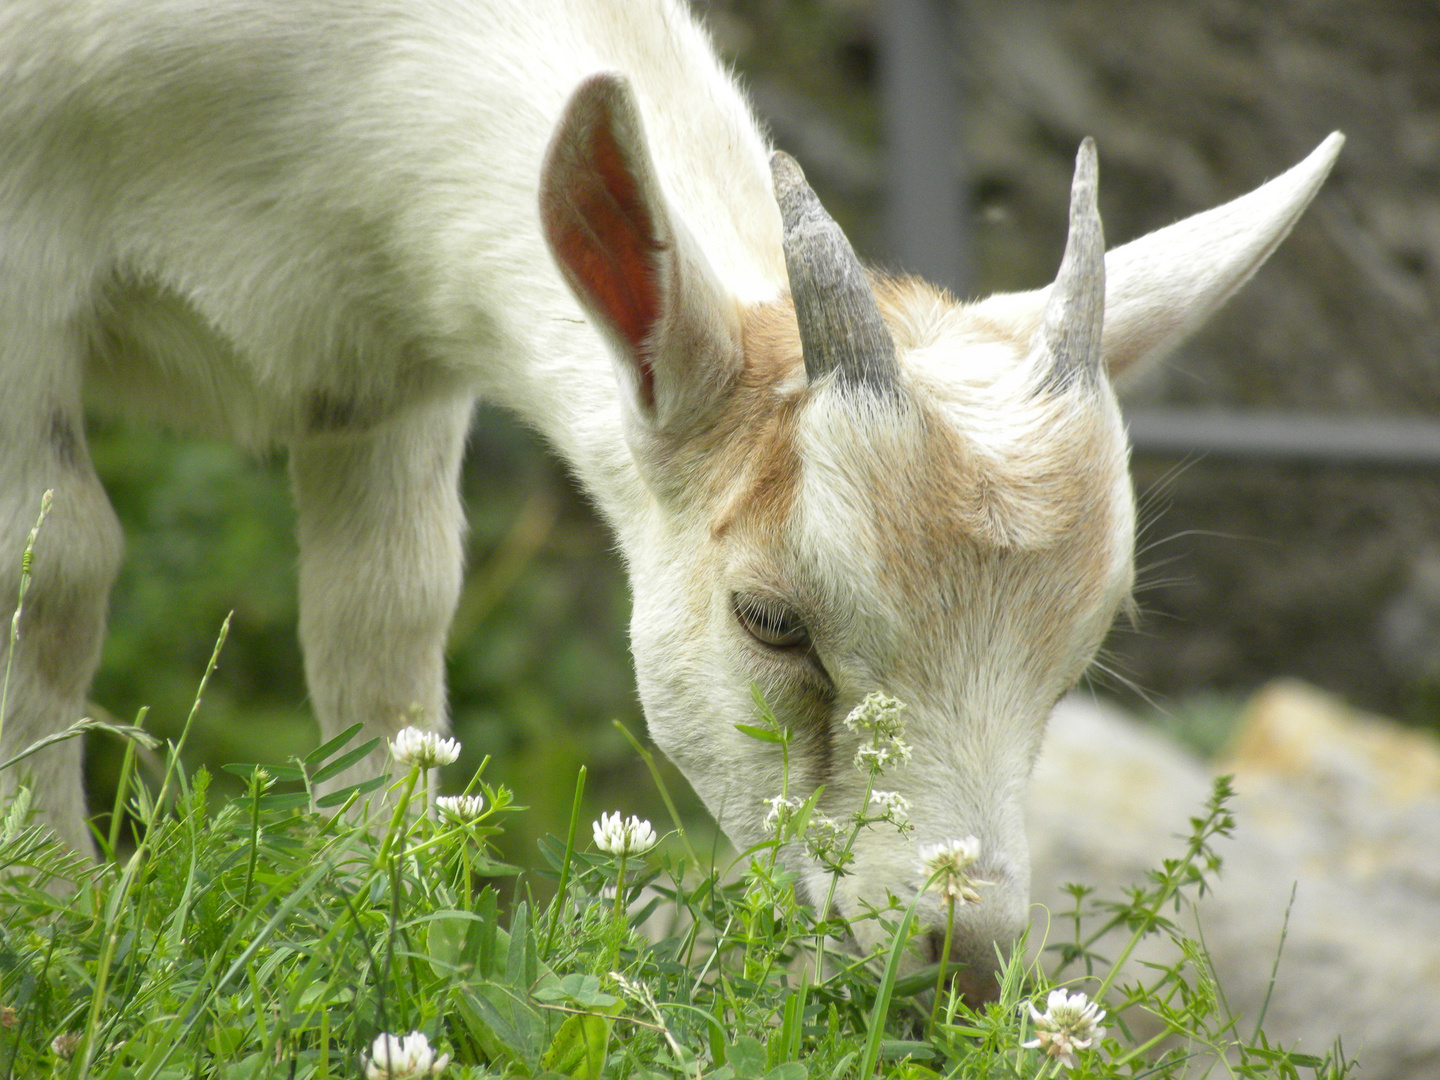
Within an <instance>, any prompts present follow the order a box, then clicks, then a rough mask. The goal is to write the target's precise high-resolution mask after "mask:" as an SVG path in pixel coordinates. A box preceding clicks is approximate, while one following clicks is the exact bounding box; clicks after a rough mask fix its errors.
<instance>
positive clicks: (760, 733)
mask: <svg viewBox="0 0 1440 1080" xmlns="http://www.w3.org/2000/svg"><path fill="white" fill-rule="evenodd" d="M735 730H736V731H738V732H740V734H741V735H749V736H750V738H752V739H758V740H759V741H760V742H768V743H782V742H784V741H785V740H784V739H782V738H781V737H780V736H779V735H776V734H775V732H773V731H771V730H770V729H769V728H763V727H756V726H755V725H754V724H736V725H735Z"/></svg>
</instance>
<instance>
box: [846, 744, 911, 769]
mask: <svg viewBox="0 0 1440 1080" xmlns="http://www.w3.org/2000/svg"><path fill="white" fill-rule="evenodd" d="M909 760H910V745H909V744H908V743H906V742H904V741H902V740H900V739H891V740H889V742H888V743H882V744H878V745H877V744H875V743H866V744H865V745H864V746H862V747H860V749H859V750H856V751H855V768H857V769H859V770H860V771H861V772H868V773H874V774H876V775H877V776H878V775H879V774H880V773H883V772H885V771H886V770H887V769H890V768H893V767H895V766H897V765H904V764H906V763H908V762H909Z"/></svg>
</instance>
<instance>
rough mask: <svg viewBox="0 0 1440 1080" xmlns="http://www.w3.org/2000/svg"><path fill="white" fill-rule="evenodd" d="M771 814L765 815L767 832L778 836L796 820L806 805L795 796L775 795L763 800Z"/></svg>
mask: <svg viewBox="0 0 1440 1080" xmlns="http://www.w3.org/2000/svg"><path fill="white" fill-rule="evenodd" d="M760 801H761V802H763V803H764V804H765V805H766V806H768V807H769V808H770V812H769V813H768V814H766V815H765V831H766V832H768V833H769V834H770V835H772V836H778V835H779V834H780V832H781V831H782V830H783V829H784V828H785V826H786V825H789V824H790V822H791V821H792V820H794V818H795V815H796V814H798V813H799V812H800V807H801V806H803V805H804V804H803V803H802V802H801V801H800V800H799V799H797V798H795V797H794V796H793V795H791V796H786V795H774V796H772V797H771V798H768V799H761V800H760Z"/></svg>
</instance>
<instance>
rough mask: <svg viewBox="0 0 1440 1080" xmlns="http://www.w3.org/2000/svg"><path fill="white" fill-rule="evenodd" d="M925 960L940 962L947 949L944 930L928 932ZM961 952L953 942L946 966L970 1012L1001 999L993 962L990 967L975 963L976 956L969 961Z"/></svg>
mask: <svg viewBox="0 0 1440 1080" xmlns="http://www.w3.org/2000/svg"><path fill="white" fill-rule="evenodd" d="M924 948H925V959H926V960H927V961H928V962H929V963H932V964H938V963H939V962H940V955H941V953H942V952H943V951H944V949H945V931H944V930H943V929H941V930H933V929H932V930H927V931H925V946H924ZM958 952H959V950H958V949H957V948H956V943H955V942H954V941H952V942H951V943H950V958H949V961H948V963H947V965H946V969H947V978H948V980H949V982H950V985H951V987H952V988H953V989H954V990H955V991H956V992H957V993H959V995H960V997H961V998H962V999H963V1000H964V1002H965V1004H966V1005H967V1006H969V1007H970V1008H971V1009H975V1010H978V1009H980V1007H981V1006H983V1005H984V1004H985V1003H986V1002H989V1001H996V1000H998V999H999V997H1000V978H999V973H998V972H997V971H996V970H995V964H994V962H993V960H992V961H991V962H990V963H988V964H982V963H976V962H975V959H974V957H975V953H973V952H972V953H971V954H970V958H969V959H968V960H967V959H966V958H964V957H962V956H960V955H958Z"/></svg>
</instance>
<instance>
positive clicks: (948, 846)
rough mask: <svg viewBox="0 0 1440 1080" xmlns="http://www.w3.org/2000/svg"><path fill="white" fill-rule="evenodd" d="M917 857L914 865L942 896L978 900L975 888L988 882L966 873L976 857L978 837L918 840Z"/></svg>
mask: <svg viewBox="0 0 1440 1080" xmlns="http://www.w3.org/2000/svg"><path fill="white" fill-rule="evenodd" d="M917 854H918V855H919V860H918V861H917V862H916V863H915V867H916V869H917V870H919V871H920V873H922V874H924V875H925V880H926V881H928V882H929V884H928V885H927V886H926V888H928V889H932V890H934V891H935V892H938V893H939V894H940V895H941V896H943V897H944V898H945V899H946V900H952V901H958V902H959V903H962V904H978V903H979V902H980V893H979V892H978V890H979V888H980V887H981V886H982V885H989V884H990V882H988V881H982V880H980V879H979V878H977V877H974V876H972V875H971V873H970V867H971V866H973V865H974V864H975V861H976V860H977V859H979V858H980V841H979V840H977V839H976V838H975V837H973V836H967V837H966V838H965V839H964V840H946V841H943V842H941V843H939V844H922V845H920V850H919V852H918V853H917Z"/></svg>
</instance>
